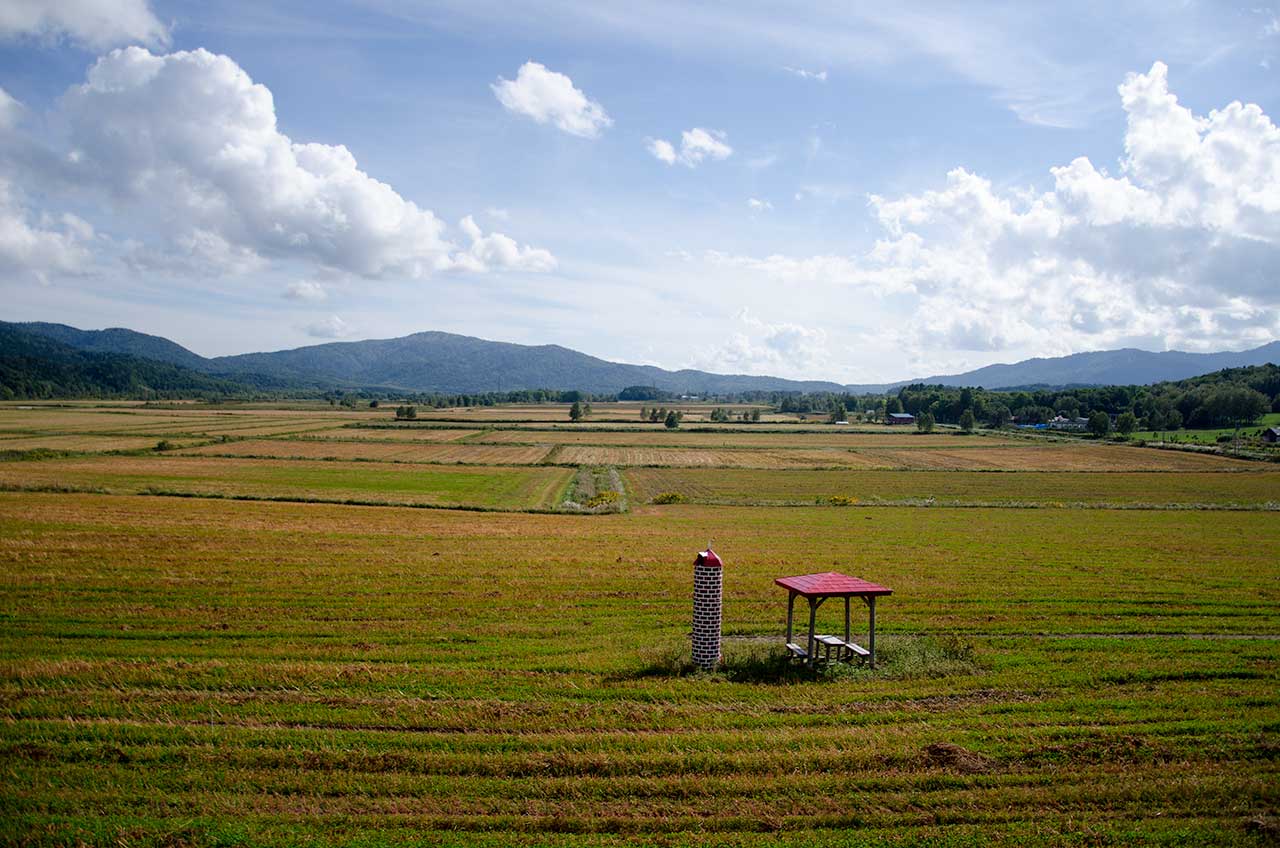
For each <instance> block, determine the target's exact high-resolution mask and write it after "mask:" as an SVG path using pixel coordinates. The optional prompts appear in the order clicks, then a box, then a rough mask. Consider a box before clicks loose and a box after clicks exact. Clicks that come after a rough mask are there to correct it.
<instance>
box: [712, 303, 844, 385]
mask: <svg viewBox="0 0 1280 848" xmlns="http://www.w3.org/2000/svg"><path fill="white" fill-rule="evenodd" d="M734 319H735V324H736V329H734V330H733V331H732V332H730V333H729V334H728V335H727V336H726V337H725V338H724V340H723V341H722V342H721V343H720V344H718V345H713V346H711V347H709V348H706V349H704V350H702V351H701V352H700V353H699V355H698V357H697V358H696V359H695V360H694V361H693V363H691V364H692V367H695V368H703V369H707V370H712V371H719V372H721V373H725V372H728V373H741V374H782V375H786V374H806V373H814V372H815V371H823V370H824V368H825V367H826V365H827V364H828V360H829V358H830V357H829V352H828V350H827V333H826V331H825V330H822V329H820V328H816V327H806V326H803V325H801V324H796V323H793V322H786V321H784V322H777V323H771V322H768V321H763V320H761V319H759V318H756V317H755V316H754V315H752V314H751V313H750V311H749V310H747V309H743V310H741V311H740V312H738V314H737V315H736V316H734Z"/></svg>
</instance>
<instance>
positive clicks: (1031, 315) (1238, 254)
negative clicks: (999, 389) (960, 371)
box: [708, 62, 1280, 355]
mask: <svg viewBox="0 0 1280 848" xmlns="http://www.w3.org/2000/svg"><path fill="white" fill-rule="evenodd" d="M1118 90H1119V94H1120V99H1121V104H1122V106H1123V108H1124V111H1125V113H1126V116H1127V129H1126V132H1125V138H1124V142H1125V145H1124V146H1125V156H1124V158H1123V159H1122V160H1121V161H1120V162H1119V163H1118V169H1117V171H1116V172H1115V173H1114V174H1112V173H1108V172H1107V171H1106V170H1104V169H1101V168H1098V167H1096V166H1095V165H1094V164H1093V163H1092V162H1091V161H1090V160H1089V159H1087V158H1085V157H1079V158H1077V159H1075V160H1073V161H1072V162H1070V163H1069V164H1067V165H1063V166H1061V167H1055V168H1052V169H1050V172H1049V175H1050V177H1051V178H1052V188H1051V189H1049V190H1047V191H1043V192H1040V193H1036V192H1034V191H1027V190H1012V191H1008V190H1000V189H997V188H995V187H994V186H993V185H992V184H991V182H990V181H989V180H987V179H985V178H983V177H981V176H979V175H977V174H974V173H972V172H970V171H968V170H966V169H964V168H956V169H955V170H953V171H952V172H951V173H950V174H948V175H947V179H946V182H945V184H943V185H942V186H940V187H938V188H935V189H933V190H930V191H925V192H922V193H920V194H914V195H906V196H903V197H898V198H883V197H872V198H871V208H872V210H873V212H874V214H875V215H876V218H877V220H878V222H879V224H880V225H881V227H882V229H883V236H882V237H881V239H880V240H879V241H878V242H877V243H876V244H875V246H874V247H873V248H872V249H871V250H869V251H867V252H866V253H864V254H862V255H858V256H844V257H842V256H815V257H799V258H797V257H787V256H769V257H765V258H754V257H735V256H725V255H720V254H708V259H709V260H710V261H713V262H715V263H717V264H720V265H729V266H731V267H735V268H739V269H746V270H749V271H754V272H757V273H760V274H764V275H767V276H768V277H770V278H774V279H779V280H784V281H788V282H806V281H812V282H821V283H829V284H842V283H843V284H848V285H850V286H854V287H859V288H860V289H862V290H864V291H865V292H867V293H868V294H871V295H875V296H880V297H886V296H889V295H895V296H896V297H897V298H898V299H899V300H901V299H902V298H906V299H907V301H908V302H909V303H910V304H911V305H910V307H909V309H908V311H907V312H906V314H905V315H904V318H903V320H902V323H901V324H900V325H899V326H898V327H896V328H895V334H896V336H897V337H898V338H899V339H901V340H902V343H903V344H904V345H905V346H907V347H908V348H912V349H914V350H915V351H917V352H918V351H919V350H922V349H933V350H938V351H945V350H948V349H951V350H970V351H988V352H991V351H1003V350H1010V351H1016V352H1019V353H1025V354H1028V355H1057V354H1064V353H1070V352H1073V351H1078V350H1087V349H1096V348H1103V347H1116V346H1122V345H1136V346H1147V347H1157V348H1159V347H1165V346H1167V347H1176V348H1184V349H1192V350H1207V349H1222V348H1226V347H1244V346H1252V345H1256V344H1260V343H1263V342H1267V341H1271V340H1272V339H1273V338H1276V337H1277V336H1280V285H1277V284H1276V280H1277V279H1280V129H1277V127H1276V126H1275V125H1274V124H1273V123H1272V122H1271V120H1270V119H1269V118H1268V117H1267V115H1266V114H1264V113H1263V111H1262V110H1261V109H1260V108H1259V107H1258V106H1256V105H1253V104H1247V105H1246V104H1242V103H1239V102H1235V103H1230V104H1228V105H1227V106H1225V107H1223V108H1221V109H1217V110H1213V111H1211V112H1210V113H1209V114H1208V115H1206V116H1198V115H1195V114H1193V113H1192V112H1191V110H1189V109H1187V108H1186V107H1185V106H1183V105H1182V104H1180V103H1179V102H1178V100H1177V98H1176V97H1175V96H1174V95H1173V94H1172V93H1171V92H1170V91H1169V88H1168V80H1167V68H1166V67H1165V66H1164V65H1163V64H1162V63H1159V62H1157V63H1156V64H1155V65H1153V66H1152V68H1151V69H1150V70H1149V71H1148V72H1147V73H1145V74H1130V75H1129V76H1128V77H1127V78H1126V79H1125V80H1124V82H1123V83H1122V84H1121V85H1120V86H1119V89H1118Z"/></svg>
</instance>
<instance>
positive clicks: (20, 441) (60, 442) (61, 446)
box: [0, 435, 190, 452]
mask: <svg viewBox="0 0 1280 848" xmlns="http://www.w3.org/2000/svg"><path fill="white" fill-rule="evenodd" d="M158 441H159V440H158V439H156V438H155V437H154V436H16V435H14V436H11V437H10V438H4V439H0V450H6V451H27V450H34V449H36V448H46V449H48V450H56V451H83V452H95V451H116V450H143V449H145V448H154V447H155V446H156V443H157V442H158ZM186 443H187V444H190V441H189V440H188V441H187V442H186ZM172 444H173V445H174V447H181V446H182V445H183V442H182V441H181V440H175V441H173V442H172Z"/></svg>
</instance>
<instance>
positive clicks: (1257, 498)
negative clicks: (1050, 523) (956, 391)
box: [624, 468, 1280, 508]
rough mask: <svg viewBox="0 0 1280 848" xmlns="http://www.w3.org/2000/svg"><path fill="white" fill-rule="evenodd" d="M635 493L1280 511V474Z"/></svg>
mask: <svg viewBox="0 0 1280 848" xmlns="http://www.w3.org/2000/svg"><path fill="white" fill-rule="evenodd" d="M624 476H625V479H626V481H627V487H628V490H629V491H630V492H631V495H632V497H633V498H635V500H636V501H637V502H639V503H647V502H648V501H650V500H652V499H653V498H655V497H657V496H658V495H660V494H664V493H676V494H679V495H680V496H681V497H683V498H685V499H686V500H688V501H690V502H693V503H710V504H739V505H750V504H762V505H771V504H776V505H782V504H812V503H814V502H815V500H818V499H821V500H827V499H830V498H848V499H852V500H853V501H854V502H862V503H867V502H873V503H874V502H876V501H899V500H932V501H934V502H936V503H938V504H951V505H968V504H982V503H1004V504H1009V505H1017V504H1024V503H1025V504H1036V505H1063V506H1070V505H1074V504H1090V505H1093V504H1118V505H1129V504H1151V505H1157V506H1168V505H1185V506H1192V507H1193V506H1196V505H1198V504H1203V505H1229V504H1236V505H1240V506H1266V505H1267V504H1271V505H1272V506H1273V508H1275V507H1280V470H1275V471H1252V470H1251V471H1245V472H1241V473H1223V472H1221V471H1189V472H1180V473H1168V472H1129V473H1123V472H1121V473H1097V472H1073V471H1045V472H1040V473H1034V474H1019V473H991V472H973V471H914V472H911V473H903V472H898V471H864V470H849V471H844V470H821V471H813V470H797V469H788V470H785V471H759V470H739V469H704V468H632V469H629V470H627V471H626V472H625V474H624Z"/></svg>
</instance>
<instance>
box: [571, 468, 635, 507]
mask: <svg viewBox="0 0 1280 848" xmlns="http://www.w3.org/2000/svg"><path fill="white" fill-rule="evenodd" d="M626 508H627V500H626V495H625V494H624V489H623V485H622V478H621V477H620V476H619V475H618V470H617V469H616V468H579V469H578V473H577V475H576V476H575V477H574V478H573V483H572V484H570V486H569V491H568V493H567V494H566V495H565V499H564V500H563V501H562V502H561V503H560V509H561V510H563V511H565V512H595V513H599V512H623V511H624V510H626Z"/></svg>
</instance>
